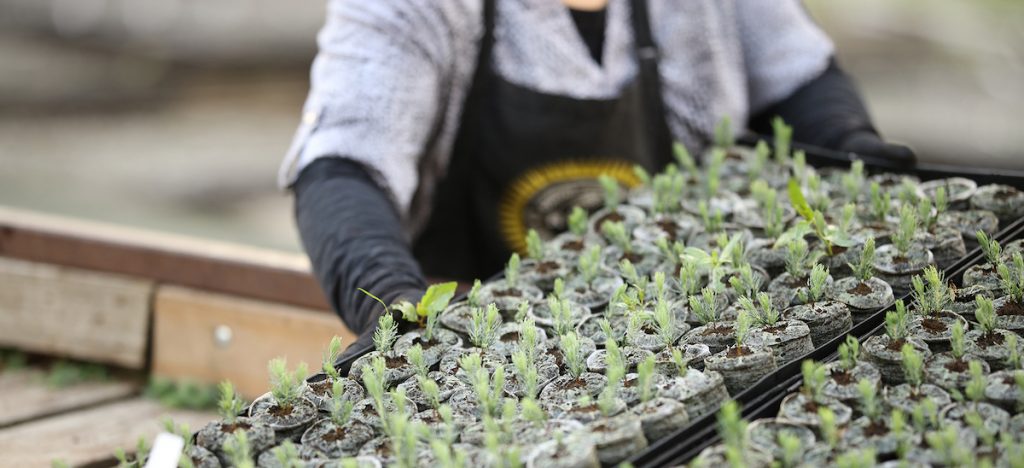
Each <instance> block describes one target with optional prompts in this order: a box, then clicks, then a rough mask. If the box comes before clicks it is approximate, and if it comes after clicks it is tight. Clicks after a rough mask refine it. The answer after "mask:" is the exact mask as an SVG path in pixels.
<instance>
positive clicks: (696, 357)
mask: <svg viewBox="0 0 1024 468" xmlns="http://www.w3.org/2000/svg"><path fill="white" fill-rule="evenodd" d="M676 349H678V350H680V351H681V352H682V353H683V360H684V361H686V362H687V366H688V367H691V368H694V369H697V370H703V369H704V359H706V358H707V357H708V356H710V355H711V348H709V347H708V345H706V344H689V345H682V346H674V347H672V348H664V349H662V350H661V351H658V353H657V354H655V355H654V370H655V371H657V372H658V373H659V374H662V375H675V374H676V373H678V372H679V370H678V368H677V367H678V366H676V362H675V360H673V358H672V351H673V350H676Z"/></svg>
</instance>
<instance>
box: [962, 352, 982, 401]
mask: <svg viewBox="0 0 1024 468" xmlns="http://www.w3.org/2000/svg"><path fill="white" fill-rule="evenodd" d="M967 371H968V372H969V373H970V374H971V380H969V381H968V382H967V386H966V387H965V388H964V394H965V395H967V399H968V400H970V401H972V402H973V403H974V405H975V407H977V404H978V403H980V402H982V401H984V400H985V385H986V383H987V382H986V381H985V374H984V372H983V371H982V368H981V362H979V361H971V362H969V363H967Z"/></svg>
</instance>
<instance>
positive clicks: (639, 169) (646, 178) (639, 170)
mask: <svg viewBox="0 0 1024 468" xmlns="http://www.w3.org/2000/svg"><path fill="white" fill-rule="evenodd" d="M633 175H634V176H636V178H637V179H638V180H640V185H642V186H645V187H649V186H650V185H651V173H650V172H647V169H644V167H643V166H641V165H639V164H634V165H633Z"/></svg>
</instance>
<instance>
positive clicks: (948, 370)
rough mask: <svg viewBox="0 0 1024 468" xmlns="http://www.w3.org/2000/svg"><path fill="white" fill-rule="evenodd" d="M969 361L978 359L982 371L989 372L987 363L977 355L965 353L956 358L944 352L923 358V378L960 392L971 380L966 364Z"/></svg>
mask: <svg viewBox="0 0 1024 468" xmlns="http://www.w3.org/2000/svg"><path fill="white" fill-rule="evenodd" d="M970 361H978V362H979V363H980V364H981V368H982V372H984V373H985V374H988V373H989V371H990V369H989V367H988V364H987V363H986V362H985V361H984V360H982V359H981V358H979V357H977V356H972V355H965V356H963V357H961V358H957V357H954V356H953V355H952V354H951V353H948V352H946V353H937V354H933V355H931V356H930V357H928V359H927V360H925V366H924V373H925V380H927V381H928V383H930V384H933V385H938V386H939V387H942V388H944V389H946V390H949V391H953V390H956V391H959V392H962V391H963V389H964V387H965V386H966V385H967V382H969V381H970V380H971V373H970V371H969V366H968V363H969V362H970Z"/></svg>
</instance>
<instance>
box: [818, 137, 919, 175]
mask: <svg viewBox="0 0 1024 468" xmlns="http://www.w3.org/2000/svg"><path fill="white" fill-rule="evenodd" d="M838 149H839V151H842V152H846V153H855V154H859V155H863V156H875V157H878V158H881V159H884V160H886V161H889V162H892V163H893V164H894V165H895V166H898V167H909V166H913V165H914V164H915V163H916V162H917V156H915V155H914V150H912V149H910V147H907V146H904V145H898V144H893V143H886V142H885V141H883V140H882V138H881V137H880V136H878V135H877V134H875V133H874V132H869V131H859V132H855V133H852V134H850V135H847V136H846V137H845V138H844V139H843V141H842V142H841V143H840V144H839V148H838Z"/></svg>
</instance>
